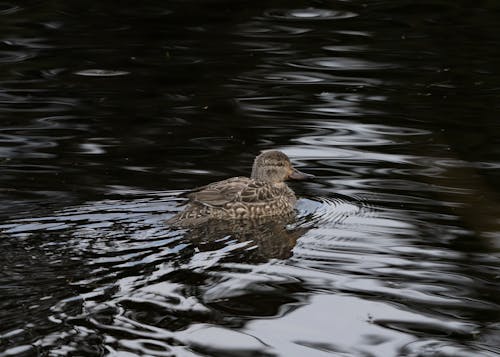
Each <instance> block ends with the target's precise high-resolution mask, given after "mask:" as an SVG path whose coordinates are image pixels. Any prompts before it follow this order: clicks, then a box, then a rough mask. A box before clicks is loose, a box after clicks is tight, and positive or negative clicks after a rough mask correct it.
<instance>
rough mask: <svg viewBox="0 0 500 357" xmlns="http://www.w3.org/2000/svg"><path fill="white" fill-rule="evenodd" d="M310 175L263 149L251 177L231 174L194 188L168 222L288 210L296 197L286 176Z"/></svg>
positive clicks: (186, 224)
mask: <svg viewBox="0 0 500 357" xmlns="http://www.w3.org/2000/svg"><path fill="white" fill-rule="evenodd" d="M309 177H312V175H308V174H305V173H302V172H300V171H298V170H296V169H294V168H293V166H292V164H291V163H290V160H289V159H288V156H286V155H285V154H284V153H282V152H280V151H275V150H273V151H265V152H263V153H262V154H260V155H259V156H257V157H256V158H255V161H254V164H253V168H252V175H251V178H248V177H233V178H230V179H227V180H223V181H218V182H214V183H211V184H209V185H206V186H203V187H200V188H197V189H195V190H193V191H191V192H190V193H189V194H187V197H188V199H189V202H188V204H187V206H186V208H185V209H184V210H183V211H182V212H180V213H178V214H177V215H175V216H174V217H172V218H171V219H170V220H169V221H168V223H170V224H172V225H174V226H178V227H190V226H196V225H199V224H202V223H205V222H207V221H209V220H211V219H215V220H236V219H253V218H259V217H270V216H282V215H286V214H290V213H291V212H292V211H293V209H294V207H295V203H296V201H297V199H296V197H295V194H294V193H293V191H292V190H291V189H290V188H289V187H288V186H287V185H286V184H285V182H284V181H285V180H287V179H295V180H303V179H306V178H309Z"/></svg>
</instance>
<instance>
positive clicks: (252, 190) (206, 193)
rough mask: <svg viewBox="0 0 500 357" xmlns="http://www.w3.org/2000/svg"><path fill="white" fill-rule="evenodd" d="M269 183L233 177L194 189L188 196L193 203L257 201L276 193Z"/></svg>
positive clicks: (214, 204)
mask: <svg viewBox="0 0 500 357" xmlns="http://www.w3.org/2000/svg"><path fill="white" fill-rule="evenodd" d="M268 186H269V184H267V183H265V182H260V181H255V180H252V179H250V178H248V177H233V178H230V179H227V180H223V181H218V182H214V183H211V184H209V185H206V186H203V187H199V188H197V189H194V190H193V191H191V192H190V193H189V194H187V197H188V198H189V200H190V201H191V202H192V203H195V204H201V205H205V206H212V207H221V206H224V205H226V204H228V203H231V202H247V203H250V202H257V201H259V200H268V199H270V198H272V197H273V196H275V195H276V192H273V191H275V190H274V189H272V188H268Z"/></svg>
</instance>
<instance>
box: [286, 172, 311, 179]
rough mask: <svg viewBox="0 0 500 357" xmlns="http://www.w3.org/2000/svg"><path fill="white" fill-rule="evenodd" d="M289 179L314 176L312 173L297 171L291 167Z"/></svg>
mask: <svg viewBox="0 0 500 357" xmlns="http://www.w3.org/2000/svg"><path fill="white" fill-rule="evenodd" d="M288 178H289V179H290V180H310V179H312V178H314V175H311V174H306V173H305V172H302V171H299V170H297V169H293V171H292V173H291V174H290V176H288Z"/></svg>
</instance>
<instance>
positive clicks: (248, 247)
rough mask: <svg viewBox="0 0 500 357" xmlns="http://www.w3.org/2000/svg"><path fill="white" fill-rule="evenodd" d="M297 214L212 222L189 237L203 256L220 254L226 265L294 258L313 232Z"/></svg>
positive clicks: (191, 230) (187, 236)
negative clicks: (299, 245)
mask: <svg viewBox="0 0 500 357" xmlns="http://www.w3.org/2000/svg"><path fill="white" fill-rule="evenodd" d="M296 222H297V220H296V216H295V214H289V215H287V216H280V217H262V218H256V219H246V220H235V221H226V220H211V221H209V222H207V224H205V225H202V226H197V227H193V228H190V229H189V230H188V231H187V233H186V236H185V239H186V240H189V241H190V242H191V243H192V244H194V245H195V247H196V248H197V249H198V250H199V251H200V252H211V251H212V252H216V251H219V252H220V253H221V254H223V255H224V257H223V258H222V260H224V261H238V262H254V263H256V262H264V261H267V260H269V259H287V258H289V257H291V256H292V255H293V252H292V251H293V248H294V247H295V245H296V243H297V240H298V239H299V238H300V237H301V236H302V235H304V234H305V233H306V232H307V230H308V229H309V228H305V227H300V226H298V225H297V224H296Z"/></svg>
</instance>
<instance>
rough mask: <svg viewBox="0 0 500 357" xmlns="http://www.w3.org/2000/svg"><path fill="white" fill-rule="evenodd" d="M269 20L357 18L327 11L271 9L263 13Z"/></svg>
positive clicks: (351, 14) (348, 14) (345, 12)
mask: <svg viewBox="0 0 500 357" xmlns="http://www.w3.org/2000/svg"><path fill="white" fill-rule="evenodd" d="M265 15H266V16H267V17H269V18H271V19H279V20H298V21H311V20H313V21H314V20H339V19H347V18H350V17H355V16H357V14H356V13H354V12H349V11H335V10H328V9H317V8H312V7H310V8H305V9H272V10H268V11H266V12H265Z"/></svg>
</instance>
